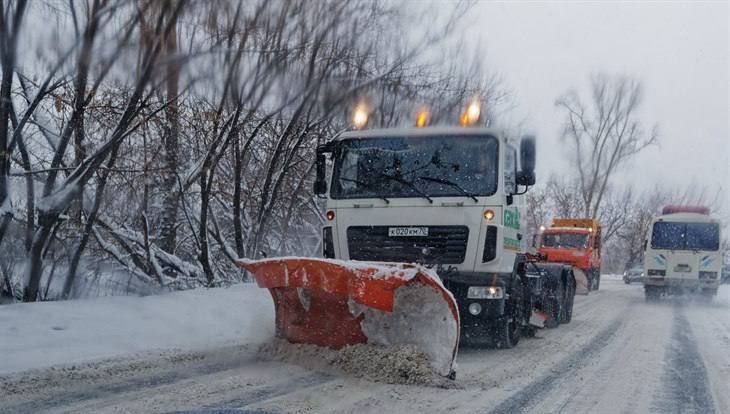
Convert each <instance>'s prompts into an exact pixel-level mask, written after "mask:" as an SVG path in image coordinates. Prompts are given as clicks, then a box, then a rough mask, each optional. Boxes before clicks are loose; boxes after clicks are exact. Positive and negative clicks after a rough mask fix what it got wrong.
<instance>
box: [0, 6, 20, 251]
mask: <svg viewBox="0 0 730 414" xmlns="http://www.w3.org/2000/svg"><path fill="white" fill-rule="evenodd" d="M13 6H14V7H13ZM25 6H26V1H25V0H18V1H17V2H12V1H11V2H8V4H7V7H6V5H5V4H0V64H2V78H1V79H0V244H2V241H3V236H4V235H5V232H6V231H7V228H8V225H9V224H10V220H11V219H12V216H13V212H12V209H11V204H10V191H9V184H8V173H9V172H10V151H9V142H8V141H9V140H8V137H9V136H10V134H9V132H10V117H11V114H12V105H13V103H12V99H11V96H10V95H11V92H12V87H13V77H14V75H15V64H16V58H17V48H18V36H19V33H20V27H21V25H22V24H23V16H24V14H25Z"/></svg>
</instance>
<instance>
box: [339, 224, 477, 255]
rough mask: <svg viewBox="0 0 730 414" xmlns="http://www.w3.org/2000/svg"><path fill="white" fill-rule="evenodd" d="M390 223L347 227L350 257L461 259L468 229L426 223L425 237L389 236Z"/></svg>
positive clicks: (464, 251)
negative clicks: (426, 234) (387, 224)
mask: <svg viewBox="0 0 730 414" xmlns="http://www.w3.org/2000/svg"><path fill="white" fill-rule="evenodd" d="M388 227H389V226H358V227H349V228H348V229H347V248H348V250H349V251H350V259H352V260H367V261H381V262H406V263H427V264H458V263H463V262H464V257H465V256H466V243H467V239H468V238H469V228H468V227H466V226H429V227H428V236H416V237H408V236H402V237H400V236H394V237H389V236H388Z"/></svg>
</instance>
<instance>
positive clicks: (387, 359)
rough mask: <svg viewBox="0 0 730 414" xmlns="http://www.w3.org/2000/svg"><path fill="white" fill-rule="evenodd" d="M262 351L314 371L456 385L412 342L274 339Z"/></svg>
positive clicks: (442, 386) (272, 356)
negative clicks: (339, 344) (332, 344)
mask: <svg viewBox="0 0 730 414" xmlns="http://www.w3.org/2000/svg"><path fill="white" fill-rule="evenodd" d="M259 354H260V355H261V356H262V357H263V358H267V359H272V360H276V361H282V362H288V363H294V364H298V365H301V366H303V367H305V368H308V369H312V370H315V371H321V372H324V373H328V374H334V375H339V374H342V373H345V374H348V375H350V376H353V377H355V378H361V379H365V380H368V381H373V382H384V383H387V384H407V385H421V386H431V387H439V388H456V384H455V383H454V382H453V381H451V380H449V379H446V378H444V377H442V376H440V375H438V374H437V373H436V372H434V371H433V369H432V368H431V361H430V360H429V358H428V356H427V355H426V353H424V352H423V351H421V350H420V349H418V348H416V347H415V346H413V345H393V346H388V347H383V346H375V345H370V344H358V345H352V346H347V347H344V348H342V349H340V350H334V349H330V348H326V347H320V346H316V345H307V344H292V343H289V342H287V341H285V340H283V339H275V340H274V341H272V342H270V343H267V344H265V345H263V346H262V347H261V349H260V350H259Z"/></svg>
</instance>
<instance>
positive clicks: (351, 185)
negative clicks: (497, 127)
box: [331, 135, 498, 198]
mask: <svg viewBox="0 0 730 414" xmlns="http://www.w3.org/2000/svg"><path fill="white" fill-rule="evenodd" d="M497 146H498V143H497V139H496V138H494V137H492V136H475V135H465V136H429V137H387V138H360V139H347V140H344V141H342V142H341V143H340V147H339V149H338V150H337V151H336V155H335V166H334V176H333V185H332V194H331V196H332V198H369V197H424V196H425V197H445V196H469V197H474V196H489V195H492V194H494V193H495V192H496V190H497V154H498V151H497Z"/></svg>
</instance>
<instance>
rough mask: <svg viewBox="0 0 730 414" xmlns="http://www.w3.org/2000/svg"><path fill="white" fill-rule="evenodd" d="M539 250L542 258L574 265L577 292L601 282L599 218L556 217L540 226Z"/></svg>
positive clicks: (595, 288) (583, 292)
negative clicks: (547, 225)
mask: <svg viewBox="0 0 730 414" xmlns="http://www.w3.org/2000/svg"><path fill="white" fill-rule="evenodd" d="M540 230H541V231H540V237H539V243H538V252H539V254H540V255H541V256H542V258H543V260H545V261H546V262H552V263H567V264H570V265H571V266H573V273H574V274H575V277H576V283H577V288H578V293H582V294H588V292H589V291H591V290H598V288H599V287H600V284H601V225H600V224H598V220H596V219H590V218H588V219H578V218H555V219H553V221H552V224H551V226H550V227H548V228H546V229H545V228H541V229H540Z"/></svg>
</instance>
